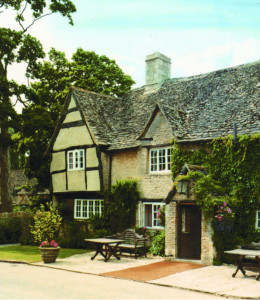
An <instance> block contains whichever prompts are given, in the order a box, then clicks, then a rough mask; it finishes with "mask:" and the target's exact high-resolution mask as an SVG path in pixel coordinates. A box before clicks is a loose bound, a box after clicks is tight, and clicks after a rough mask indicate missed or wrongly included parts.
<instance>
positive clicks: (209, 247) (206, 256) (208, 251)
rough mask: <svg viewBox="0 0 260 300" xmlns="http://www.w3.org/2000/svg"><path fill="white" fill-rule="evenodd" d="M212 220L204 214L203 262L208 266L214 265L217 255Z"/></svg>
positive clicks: (202, 227)
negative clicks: (213, 239)
mask: <svg viewBox="0 0 260 300" xmlns="http://www.w3.org/2000/svg"><path fill="white" fill-rule="evenodd" d="M211 221H212V219H211V218H209V219H206V218H205V216H204V215H203V214H202V219H201V262H202V263H203V264H206V265H212V264H213V258H214V256H215V254H216V251H215V248H214V246H213V242H212V239H211V236H212V234H213V229H212V227H211Z"/></svg>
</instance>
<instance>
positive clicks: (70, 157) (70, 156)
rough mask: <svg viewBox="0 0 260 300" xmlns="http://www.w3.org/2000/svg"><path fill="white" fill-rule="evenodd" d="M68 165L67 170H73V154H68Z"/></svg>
mask: <svg viewBox="0 0 260 300" xmlns="http://www.w3.org/2000/svg"><path fill="white" fill-rule="evenodd" d="M68 157H69V159H68V165H69V169H73V152H69V153H68Z"/></svg>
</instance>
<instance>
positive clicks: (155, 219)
mask: <svg viewBox="0 0 260 300" xmlns="http://www.w3.org/2000/svg"><path fill="white" fill-rule="evenodd" d="M160 207H161V205H157V204H155V205H153V226H161V224H160V221H159V214H158V213H159V208H160Z"/></svg>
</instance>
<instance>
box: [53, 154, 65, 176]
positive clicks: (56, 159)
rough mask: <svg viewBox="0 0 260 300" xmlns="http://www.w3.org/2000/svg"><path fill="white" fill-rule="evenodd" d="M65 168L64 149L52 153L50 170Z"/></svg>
mask: <svg viewBox="0 0 260 300" xmlns="http://www.w3.org/2000/svg"><path fill="white" fill-rule="evenodd" d="M64 169H65V151H62V152H58V153H52V161H51V168H50V170H51V172H53V171H60V170H64Z"/></svg>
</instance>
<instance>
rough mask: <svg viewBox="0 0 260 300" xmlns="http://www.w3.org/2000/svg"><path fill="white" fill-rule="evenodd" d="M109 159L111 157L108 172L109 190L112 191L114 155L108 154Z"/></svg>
mask: <svg viewBox="0 0 260 300" xmlns="http://www.w3.org/2000/svg"><path fill="white" fill-rule="evenodd" d="M108 157H109V170H108V188H109V190H111V185H112V159H113V155H112V153H111V152H108Z"/></svg>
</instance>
